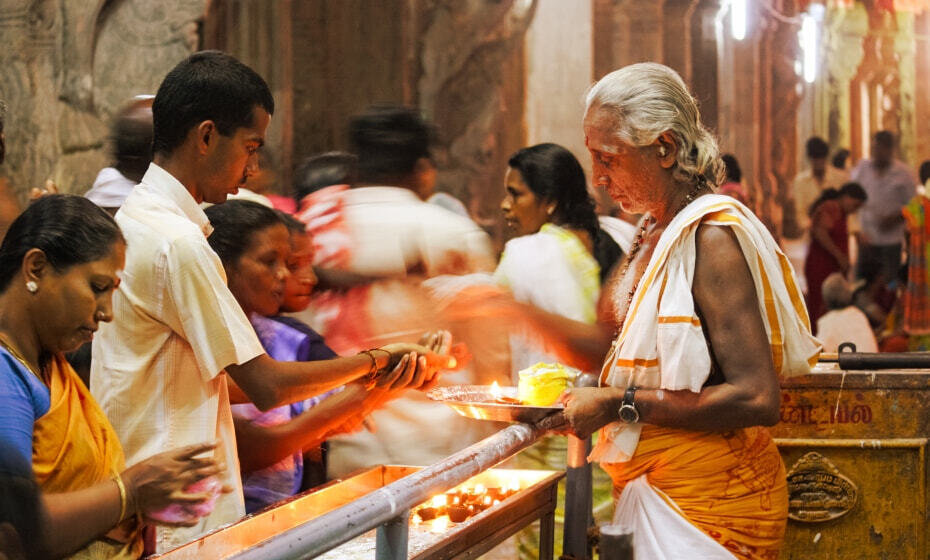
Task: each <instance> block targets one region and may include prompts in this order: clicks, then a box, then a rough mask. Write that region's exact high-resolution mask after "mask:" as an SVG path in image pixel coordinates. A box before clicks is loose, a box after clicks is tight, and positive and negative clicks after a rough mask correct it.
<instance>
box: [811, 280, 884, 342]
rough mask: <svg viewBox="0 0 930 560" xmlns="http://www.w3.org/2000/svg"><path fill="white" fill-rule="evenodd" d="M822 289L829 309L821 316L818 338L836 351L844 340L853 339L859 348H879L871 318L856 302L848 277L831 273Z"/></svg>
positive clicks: (818, 324)
mask: <svg viewBox="0 0 930 560" xmlns="http://www.w3.org/2000/svg"><path fill="white" fill-rule="evenodd" d="M821 293H822V295H823V303H824V305H825V306H826V308H827V313H825V314H824V315H823V316H822V317H820V319H818V320H817V338H819V339H820V342H822V343H823V349H824V351H825V352H836V351H837V348H839V345H840V344H842V343H844V342H852V343H853V344H855V345H856V350H857V351H859V352H878V343H877V342H876V341H875V333H873V332H872V327H871V326H870V325H869V318H868V317H866V316H865V313H863V312H862V311H861V310H860V309H859V308H858V307H856V306H855V305H852V289H851V288H850V286H849V283H848V282H847V281H846V278H844V277H843V275H842V274H840V273H839V272H834V273H833V274H831V275H830V276H827V279H826V280H824V281H823V285H822V287H821Z"/></svg>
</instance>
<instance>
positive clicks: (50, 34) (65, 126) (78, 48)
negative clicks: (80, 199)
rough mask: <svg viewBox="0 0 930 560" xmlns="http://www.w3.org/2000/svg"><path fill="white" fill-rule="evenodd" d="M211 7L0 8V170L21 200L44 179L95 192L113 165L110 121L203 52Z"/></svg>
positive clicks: (134, 0) (2, 3)
mask: <svg viewBox="0 0 930 560" xmlns="http://www.w3.org/2000/svg"><path fill="white" fill-rule="evenodd" d="M204 2H205V0H197V1H194V2H190V1H187V0H166V1H164V2H149V1H148V0H110V1H103V0H93V1H89V2H88V1H83V0H31V1H28V2H24V1H22V0H0V35H2V37H3V45H4V48H3V49H0V98H3V99H4V100H5V101H6V103H7V105H8V106H9V111H8V115H7V122H6V140H7V161H6V163H5V164H4V166H3V168H2V170H0V172H2V173H4V175H6V176H7V177H8V178H9V180H10V184H12V185H13V186H14V188H15V189H16V191H17V192H18V193H19V195H20V197H21V198H24V197H25V193H26V192H28V190H29V189H30V188H31V187H33V186H37V185H39V186H40V185H42V183H43V182H44V181H45V179H52V180H54V181H55V182H56V183H57V184H58V186H59V188H60V189H61V190H62V191H63V192H74V193H78V194H81V193H84V192H85V191H86V190H87V189H88V188H90V186H91V183H92V181H93V179H94V177H95V176H96V174H97V172H98V171H99V170H100V168H102V167H104V166H105V165H107V163H108V161H109V154H108V150H107V145H106V138H107V134H108V128H109V127H108V125H109V119H110V117H111V116H112V114H113V113H114V112H115V111H116V110H117V109H118V108H119V107H120V106H121V105H122V104H123V103H125V102H126V101H127V100H128V99H129V98H130V97H131V96H132V95H135V94H139V93H154V92H155V88H156V87H157V86H158V84H159V83H160V82H161V80H162V78H163V77H164V75H165V74H166V73H167V72H168V70H170V69H171V67H172V66H174V65H175V64H176V63H177V62H178V61H179V60H181V58H183V57H184V56H186V55H187V54H189V53H190V52H191V51H192V50H194V48H196V45H197V41H196V35H197V33H196V30H197V23H196V21H197V20H198V19H200V18H201V17H202V13H203V6H204ZM192 39H193V40H192Z"/></svg>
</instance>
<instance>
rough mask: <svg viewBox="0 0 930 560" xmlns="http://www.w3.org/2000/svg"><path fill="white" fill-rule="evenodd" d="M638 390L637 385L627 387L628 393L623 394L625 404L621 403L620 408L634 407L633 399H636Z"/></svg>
mask: <svg viewBox="0 0 930 560" xmlns="http://www.w3.org/2000/svg"><path fill="white" fill-rule="evenodd" d="M636 389H637V387H636V386H635V385H631V386H630V387H627V389H626V392H625V393H623V402H622V403H620V406H626V405H630V406H633V399H634V398H635V397H636Z"/></svg>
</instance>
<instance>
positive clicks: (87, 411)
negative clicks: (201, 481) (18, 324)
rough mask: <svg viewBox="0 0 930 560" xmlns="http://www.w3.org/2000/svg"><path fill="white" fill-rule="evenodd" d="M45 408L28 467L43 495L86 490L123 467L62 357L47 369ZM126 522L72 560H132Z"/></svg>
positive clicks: (134, 541)
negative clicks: (47, 388)
mask: <svg viewBox="0 0 930 560" xmlns="http://www.w3.org/2000/svg"><path fill="white" fill-rule="evenodd" d="M49 372H50V373H49V379H48V380H47V382H48V384H49V392H50V401H51V406H50V407H49V410H48V412H47V413H46V414H45V415H44V416H42V417H41V418H39V419H38V420H37V421H36V423H35V426H34V428H33V434H32V465H33V472H34V473H35V477H36V481H37V482H38V483H39V486H40V487H41V488H42V491H43V492H46V493H53V494H54V493H65V492H73V491H75V490H81V489H84V488H88V487H90V486H93V485H95V484H98V483H100V482H103V481H105V480H108V479H110V478H112V477H113V475H115V474H117V473H119V472H121V471H122V470H123V468H124V461H125V459H124V456H123V448H122V446H120V443H119V439H117V436H116V432H115V431H114V430H113V426H111V425H110V422H109V420H107V417H106V416H105V415H104V413H103V411H102V410H100V406H98V405H97V401H95V400H94V398H93V397H92V396H91V394H90V391H88V390H87V387H85V386H84V382H83V381H81V379H80V378H79V377H78V375H77V373H76V372H75V371H74V369H73V368H72V367H71V365H70V364H69V363H68V362H67V361H66V360H65V358H64V356H62V355H57V356H55V357H54V358H53V360H52V363H51V364H50V367H49ZM138 527H139V524H138V522H137V520H135V519H127V520H126V521H124V522H123V523H122V524H121V525H119V526H117V527H116V528H114V529H113V530H111V531H110V532H109V533H107V535H106V537H105V538H101V539H99V540H96V541H93V542H91V543H90V544H89V545H88V546H87V547H85V548H84V549H81V550H80V551H78V552H77V553H75V554H74V555H73V556H72V558H120V559H122V558H138V557H139V556H140V555H141V553H142V540H141V531H139V530H137V529H138Z"/></svg>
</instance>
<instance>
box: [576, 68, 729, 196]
mask: <svg viewBox="0 0 930 560" xmlns="http://www.w3.org/2000/svg"><path fill="white" fill-rule="evenodd" d="M592 110H600V111H605V112H607V114H608V115H610V116H611V118H612V121H613V128H614V129H615V130H616V132H615V135H616V137H617V139H618V140H621V141H623V142H625V143H627V144H630V145H633V146H647V145H649V144H651V143H653V142H655V140H656V139H657V138H658V137H659V136H660V135H661V134H662V133H663V132H666V131H668V132H671V133H672V135H673V136H674V137H675V139H676V140H677V142H678V153H677V154H676V155H675V156H676V157H675V159H676V163H677V165H676V166H675V169H674V178H675V179H676V180H677V181H681V182H684V183H688V184H694V183H695V182H697V181H701V180H706V181H707V182H709V183H710V184H712V185H717V184H719V183H720V182H721V179H722V175H723V164H722V163H721V162H720V153H719V150H718V148H717V141H716V140H715V139H714V136H713V135H712V134H711V133H710V132H709V131H708V130H707V129H706V128H704V126H703V125H702V124H701V116H700V112H699V111H698V107H697V102H696V101H695V99H694V97H692V96H691V94H690V93H689V92H688V87H687V86H686V85H685V82H684V80H682V79H681V76H679V75H678V73H677V72H675V71H674V70H672V69H671V68H669V67H668V66H664V65H662V64H656V63H654V62H642V63H639V64H631V65H630V66H625V67H623V68H621V69H619V70H615V71H613V72H611V73H610V74H607V75H606V76H604V77H603V78H601V80H600V81H599V82H597V83H596V84H594V86H592V87H591V89H590V90H588V95H587V98H586V100H585V113H590V112H591V111H592Z"/></svg>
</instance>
